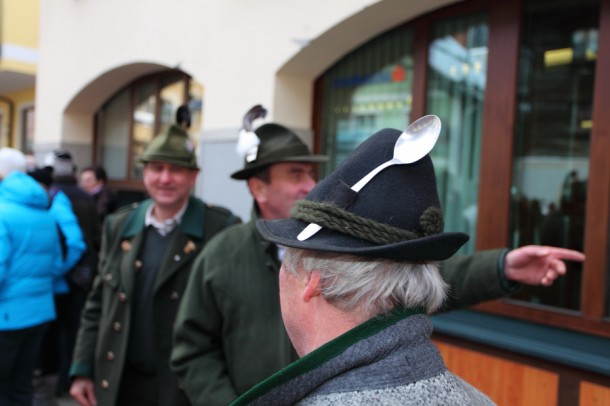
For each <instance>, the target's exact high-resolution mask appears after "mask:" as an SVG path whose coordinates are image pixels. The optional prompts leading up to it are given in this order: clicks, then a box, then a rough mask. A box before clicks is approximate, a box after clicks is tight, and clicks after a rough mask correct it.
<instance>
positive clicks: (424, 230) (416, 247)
mask: <svg viewBox="0 0 610 406" xmlns="http://www.w3.org/2000/svg"><path fill="white" fill-rule="evenodd" d="M439 130H440V127H439ZM400 135H401V131H399V130H394V129H385V130H381V131H379V132H378V133H376V134H374V135H373V136H371V137H370V138H369V139H368V140H366V141H365V142H363V143H362V144H361V145H360V146H359V147H358V148H357V149H356V150H355V151H354V152H353V153H352V154H350V155H349V156H348V158H347V159H346V160H345V161H344V162H343V163H342V164H341V165H340V166H339V167H338V168H337V169H336V170H335V171H334V172H333V173H331V174H330V175H329V176H328V177H327V178H325V179H324V180H323V181H321V182H320V183H319V184H318V185H317V186H316V187H315V188H314V189H313V190H312V191H311V192H310V193H309V194H308V195H307V197H306V199H305V200H301V201H298V202H297V205H296V207H295V209H293V214H292V218H290V219H286V220H258V221H257V224H256V225H257V227H258V230H259V231H260V233H261V234H262V236H263V237H264V238H266V239H268V240H270V241H273V242H275V243H277V244H280V245H284V246H288V247H295V248H301V249H309V250H317V251H327V252H337V253H345V254H351V255H362V256H372V257H379V258H388V259H393V260H399V261H402V260H404V261H425V260H444V259H447V258H449V257H450V256H452V255H453V254H454V253H455V252H456V251H457V250H458V249H459V248H460V247H461V246H462V245H463V244H464V243H465V242H466V241H468V236H467V235H466V234H463V233H456V232H451V233H444V232H443V220H442V212H441V208H440V203H439V198H438V193H437V189H436V176H435V174H434V167H433V165H432V160H431V159H430V156H429V155H428V154H427V152H425V156H423V157H422V158H421V159H419V160H417V161H415V162H413V163H410V164H401V165H392V166H389V167H388V168H386V169H384V170H382V171H381V172H379V173H378V174H377V175H376V176H374V177H373V178H372V180H371V181H370V182H369V183H368V184H366V186H364V187H363V188H362V189H361V190H360V191H359V192H355V191H354V190H352V189H351V186H353V185H354V184H356V183H357V182H358V181H359V180H361V179H362V178H363V177H364V176H365V175H367V174H368V173H369V172H371V171H372V170H373V169H374V168H376V167H377V166H379V165H381V164H382V163H384V162H386V161H388V160H390V159H392V157H393V151H394V145H395V143H396V140H397V139H398V137H399V136H400ZM432 145H433V144H432ZM310 223H316V224H318V225H320V226H322V228H321V230H320V231H319V232H317V233H316V234H314V235H313V236H311V237H309V238H307V239H305V240H304V241H300V240H299V239H298V238H297V236H299V234H300V233H301V232H302V231H303V230H304V229H305V227H307V226H308V225H309V224H310Z"/></svg>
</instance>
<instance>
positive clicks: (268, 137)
mask: <svg viewBox="0 0 610 406" xmlns="http://www.w3.org/2000/svg"><path fill="white" fill-rule="evenodd" d="M254 134H256V137H258V143H257V144H255V145H252V147H251V150H250V151H248V152H247V154H246V156H245V159H244V168H243V169H241V170H239V171H237V172H235V173H233V174H232V175H231V177H232V178H233V179H240V180H243V179H248V178H250V177H251V176H252V175H254V174H256V173H257V172H258V171H260V170H261V169H263V168H264V167H266V166H267V165H271V164H275V163H278V162H326V161H328V157H326V156H324V155H313V154H312V153H311V152H310V151H309V148H308V147H307V145H305V143H304V142H303V141H301V139H300V138H299V136H298V135H296V134H295V133H294V132H293V131H292V130H290V129H288V128H286V127H284V126H282V125H279V124H275V123H267V124H263V125H261V126H260V127H258V128H257V129H256V130H254Z"/></svg>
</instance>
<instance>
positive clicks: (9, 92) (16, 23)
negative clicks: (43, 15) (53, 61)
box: [0, 0, 39, 151]
mask: <svg viewBox="0 0 610 406" xmlns="http://www.w3.org/2000/svg"><path fill="white" fill-rule="evenodd" d="M38 7H39V6H38V0H23V1H15V0H0V147H8V146H10V147H16V148H20V149H22V150H24V151H30V150H31V149H32V148H33V143H34V114H35V108H34V106H35V94H36V92H35V87H36V64H37V62H38V17H39V15H38V14H39V13H38Z"/></svg>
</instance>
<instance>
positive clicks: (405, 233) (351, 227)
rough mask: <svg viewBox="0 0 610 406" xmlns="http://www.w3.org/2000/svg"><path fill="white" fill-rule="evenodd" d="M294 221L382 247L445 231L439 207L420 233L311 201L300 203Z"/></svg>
mask: <svg viewBox="0 0 610 406" xmlns="http://www.w3.org/2000/svg"><path fill="white" fill-rule="evenodd" d="M439 216H440V217H439ZM292 217H293V218H295V219H298V220H302V221H306V222H309V223H315V224H318V225H319V226H322V227H324V228H328V229H330V230H334V231H338V232H340V233H343V234H347V235H350V236H352V237H356V238H360V239H363V240H366V241H370V242H373V243H376V244H380V245H385V244H392V243H396V242H400V241H405V240H413V239H416V238H420V237H422V236H425V235H430V234H437V233H440V232H441V231H442V229H443V225H442V224H443V220H442V213H441V211H440V210H439V209H438V208H436V207H430V208H428V209H427V210H426V211H425V212H424V214H422V215H421V217H420V226H421V229H422V232H421V233H415V232H413V231H409V230H403V229H401V228H397V227H392V226H389V225H387V224H383V223H379V222H377V221H375V220H371V219H368V218H365V217H362V216H358V215H356V214H353V213H350V212H348V211H346V210H343V209H341V208H339V207H337V206H336V205H334V204H332V203H321V202H315V201H310V200H299V201H297V202H296V205H295V207H294V208H293V210H292ZM439 227H440V228H439Z"/></svg>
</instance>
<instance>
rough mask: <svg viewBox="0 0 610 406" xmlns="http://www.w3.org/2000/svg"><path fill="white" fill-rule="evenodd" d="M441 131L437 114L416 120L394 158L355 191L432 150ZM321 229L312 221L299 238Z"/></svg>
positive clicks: (378, 168)
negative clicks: (382, 173)
mask: <svg viewBox="0 0 610 406" xmlns="http://www.w3.org/2000/svg"><path fill="white" fill-rule="evenodd" d="M440 132H441V120H440V119H439V118H438V117H437V116H435V115H427V116H423V117H421V118H419V119H417V120H415V121H414V122H413V123H411V125H409V127H408V128H407V129H406V130H405V131H403V133H402V134H400V136H399V137H398V139H397V140H396V143H395V144H394V154H393V156H392V159H390V160H388V161H386V162H384V163H382V164H381V165H379V166H377V167H376V168H374V169H373V170H372V171H370V172H369V173H368V174H366V175H365V176H364V177H363V178H362V179H360V180H359V181H358V182H356V183H355V184H354V185H353V186H352V187H351V189H352V190H353V191H354V192H359V191H360V190H362V188H363V187H364V186H366V184H367V183H369V182H370V181H371V180H372V179H373V178H374V177H375V176H377V175H378V174H379V173H380V172H381V171H383V170H384V169H386V168H388V167H390V166H392V165H403V164H410V163H413V162H416V161H419V160H420V159H422V158H423V157H425V156H426V154H428V153H429V152H430V151H432V148H433V147H434V144H436V141H437V140H438V136H439V134H440ZM321 229H322V226H319V225H318V224H315V223H310V224H309V225H308V226H307V227H305V228H304V229H303V231H301V232H300V233H299V235H298V236H297V239H298V240H299V241H305V240H307V239H309V238H311V237H312V236H313V235H315V234H316V233H317V232H318V231H320V230H321Z"/></svg>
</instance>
